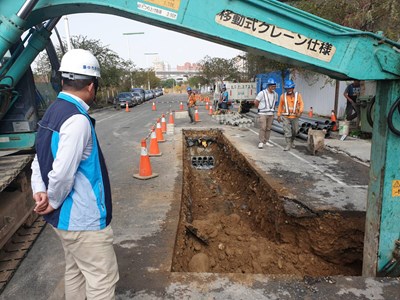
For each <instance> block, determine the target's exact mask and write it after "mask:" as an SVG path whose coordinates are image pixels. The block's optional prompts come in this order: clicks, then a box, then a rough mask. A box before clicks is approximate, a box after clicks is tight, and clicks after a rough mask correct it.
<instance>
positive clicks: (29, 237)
mask: <svg viewBox="0 0 400 300" xmlns="http://www.w3.org/2000/svg"><path fill="white" fill-rule="evenodd" d="M32 160H33V155H32V154H23V155H20V154H15V155H9V156H1V157H0V174H1V178H0V293H1V292H2V291H3V289H4V288H5V286H6V285H7V283H8V281H9V280H10V279H11V278H12V276H13V275H14V273H15V271H16V270H17V268H18V266H19V265H20V264H21V262H22V260H23V259H24V257H25V256H26V254H27V253H28V251H29V249H30V248H31V247H32V245H33V243H34V242H35V240H36V239H37V237H38V236H39V234H40V232H41V231H42V230H43V228H44V226H45V224H46V223H45V221H44V220H43V218H42V217H38V215H37V214H35V213H34V212H33V208H34V206H35V202H34V200H33V198H32V190H31V187H30V177H31V162H32Z"/></svg>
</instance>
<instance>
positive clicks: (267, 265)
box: [172, 130, 365, 276]
mask: <svg viewBox="0 0 400 300" xmlns="http://www.w3.org/2000/svg"><path fill="white" fill-rule="evenodd" d="M183 134H184V143H185V144H184V145H183V147H184V151H183V152H184V156H183V157H184V163H183V165H184V179H183V181H184V182H183V193H182V197H183V199H182V206H181V216H180V218H181V219H180V223H179V227H178V233H177V240H176V245H175V249H174V258H173V265H172V271H177V272H216V273H263V274H290V275H294V276H305V275H309V276H329V275H352V276H356V275H360V274H361V265H362V251H363V237H364V222H365V215H364V214H362V213H351V212H347V213H346V215H344V214H339V213H335V214H333V213H325V214H322V215H321V214H319V215H318V214H316V213H314V212H312V211H309V210H308V209H307V208H305V207H300V204H298V203H296V202H294V201H292V200H291V199H288V198H287V197H285V196H284V195H280V194H278V192H277V191H276V190H275V189H274V183H273V178H272V177H271V178H269V177H267V175H265V174H262V175H260V174H258V173H257V170H255V169H254V168H253V167H252V166H251V165H250V164H249V162H248V161H247V160H246V159H245V158H244V157H243V155H242V154H240V153H239V152H238V151H237V150H236V149H235V148H234V147H233V146H232V145H231V144H230V142H229V141H228V140H226V139H225V137H224V136H223V134H222V133H221V132H220V131H218V130H207V131H184V133H183ZM193 156H206V157H210V156H212V157H213V158H214V168H211V169H196V168H195V167H193V166H192V158H193ZM291 206H298V209H303V210H304V214H303V215H302V217H298V216H296V217H294V216H290V215H288V214H286V212H285V208H286V209H287V208H288V207H291Z"/></svg>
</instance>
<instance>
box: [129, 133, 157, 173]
mask: <svg viewBox="0 0 400 300" xmlns="http://www.w3.org/2000/svg"><path fill="white" fill-rule="evenodd" d="M157 176H158V174H156V173H153V172H152V170H151V164H150V157H149V155H148V154H147V149H146V140H145V139H142V142H141V151H140V163H139V173H138V174H133V177H134V178H137V179H150V178H154V177H157Z"/></svg>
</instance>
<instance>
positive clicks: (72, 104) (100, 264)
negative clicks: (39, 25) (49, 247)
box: [32, 49, 119, 300]
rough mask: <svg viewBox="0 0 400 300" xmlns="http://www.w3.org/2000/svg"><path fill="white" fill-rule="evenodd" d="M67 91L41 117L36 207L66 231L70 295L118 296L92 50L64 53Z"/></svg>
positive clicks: (97, 72)
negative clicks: (95, 115) (93, 113)
mask: <svg viewBox="0 0 400 300" xmlns="http://www.w3.org/2000/svg"><path fill="white" fill-rule="evenodd" d="M60 72H61V77H62V91H61V92H60V93H59V95H58V98H57V100H56V101H55V102H54V103H53V104H52V105H51V106H50V107H49V108H48V109H47V111H46V113H45V115H44V116H43V119H42V120H41V121H40V122H39V124H38V125H39V127H38V132H37V141H36V153H37V154H36V156H35V159H34V161H33V163H32V190H33V198H34V200H35V201H36V207H35V211H36V212H37V213H38V214H40V215H43V217H44V219H45V220H46V221H47V222H48V223H49V224H51V225H52V227H53V228H54V230H55V232H56V233H57V235H58V236H59V237H60V239H61V243H62V246H63V248H64V252H65V262H66V268H65V298H66V299H67V300H68V299H74V300H75V299H85V298H86V299H96V300H97V299H114V298H115V296H114V294H115V284H116V282H117V281H118V279H119V274H118V265H117V260H116V256H115V252H114V248H113V231H112V229H111V226H110V222H111V211H112V205H111V188H110V181H109V177H108V172H107V168H106V165H105V161H104V157H103V154H102V152H101V149H100V145H99V144H98V140H97V137H96V132H95V129H94V124H95V121H94V119H92V118H91V117H90V116H89V115H88V109H89V106H90V104H91V103H92V102H93V101H94V99H95V97H96V92H97V88H98V79H99V77H100V65H99V62H98V61H97V59H96V58H95V57H94V56H93V54H92V53H91V52H89V51H87V50H82V49H73V50H70V51H68V52H67V53H66V54H65V55H64V57H63V58H62V60H61V66H60Z"/></svg>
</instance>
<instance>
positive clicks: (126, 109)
mask: <svg viewBox="0 0 400 300" xmlns="http://www.w3.org/2000/svg"><path fill="white" fill-rule="evenodd" d="M125 111H126V112H130V110H129V105H128V101H126V104H125Z"/></svg>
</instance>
